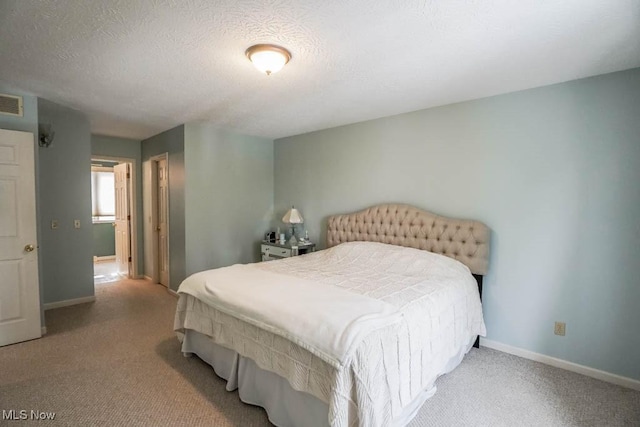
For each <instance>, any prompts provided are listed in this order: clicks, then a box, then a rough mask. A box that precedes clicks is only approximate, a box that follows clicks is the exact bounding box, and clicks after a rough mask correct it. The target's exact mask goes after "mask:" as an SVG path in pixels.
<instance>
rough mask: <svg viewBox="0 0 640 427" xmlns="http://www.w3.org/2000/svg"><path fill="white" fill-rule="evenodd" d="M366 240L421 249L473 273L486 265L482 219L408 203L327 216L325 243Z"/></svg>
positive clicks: (486, 236) (484, 270) (486, 234)
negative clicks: (450, 215)
mask: <svg viewBox="0 0 640 427" xmlns="http://www.w3.org/2000/svg"><path fill="white" fill-rule="evenodd" d="M353 241H367V242H381V243H389V244H392V245H397V246H407V247H410V248H416V249H424V250H427V251H430V252H434V253H437V254H442V255H446V256H448V257H451V258H454V259H457V260H458V261H460V262H461V263H463V264H465V265H466V266H467V267H469V269H470V270H471V272H472V273H473V274H480V275H484V274H486V273H487V270H488V268H489V228H488V227H487V226H486V225H484V224H483V223H481V222H478V221H471V220H461V219H453V218H446V217H443V216H438V215H435V214H432V213H430V212H427V211H423V210H421V209H418V208H415V207H413V206H409V205H394V204H388V205H378V206H373V207H370V208H369V209H365V210H363V211H360V212H355V213H351V214H344V215H333V216H331V217H329V222H328V225H327V246H328V247H332V246H335V245H338V244H340V243H344V242H353Z"/></svg>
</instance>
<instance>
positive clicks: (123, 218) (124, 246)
mask: <svg viewBox="0 0 640 427" xmlns="http://www.w3.org/2000/svg"><path fill="white" fill-rule="evenodd" d="M113 175H114V181H115V192H116V222H115V226H116V264H117V266H118V274H120V275H123V276H126V277H128V276H129V262H130V261H129V259H130V258H129V257H130V256H131V254H130V252H131V244H130V242H129V221H130V219H131V216H130V214H129V179H130V177H129V164H128V163H120V164H119V165H115V166H114V167H113Z"/></svg>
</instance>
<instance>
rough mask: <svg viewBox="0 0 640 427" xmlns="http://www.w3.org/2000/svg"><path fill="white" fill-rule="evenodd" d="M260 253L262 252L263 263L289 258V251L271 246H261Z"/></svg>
mask: <svg viewBox="0 0 640 427" xmlns="http://www.w3.org/2000/svg"><path fill="white" fill-rule="evenodd" d="M260 251H261V252H262V260H263V261H267V260H269V259H275V258H289V257H290V256H291V249H288V248H279V247H277V246H271V245H261V247H260Z"/></svg>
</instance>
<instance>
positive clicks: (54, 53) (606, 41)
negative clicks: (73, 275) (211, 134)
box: [0, 0, 640, 139]
mask: <svg viewBox="0 0 640 427" xmlns="http://www.w3.org/2000/svg"><path fill="white" fill-rule="evenodd" d="M256 43H276V44H280V45H282V46H285V47H286V48H288V49H289V50H290V51H291V53H292V56H293V58H292V60H291V62H290V63H289V64H288V65H287V66H285V68H284V69H283V70H282V71H281V72H279V73H278V74H275V75H272V76H269V77H268V76H266V75H261V74H259V73H258V72H257V71H256V70H255V69H254V68H253V66H252V65H251V63H250V62H249V61H248V60H247V59H246V57H245V56H244V51H245V49H246V48H247V47H248V46H250V45H252V44H256ZM638 66H640V0H562V1H559V0H519V1H513V0H467V1H461V0H457V1H456V0H422V1H409V0H405V1H398V0H351V1H346V0H345V1H333V0H326V1H318V0H300V1H293V0H270V1H257V0H222V1H211V0H75V1H73V0H56V1H48V2H44V1H40V0H2V1H0V81H1V82H3V83H5V84H8V85H9V86H12V87H15V88H16V89H21V90H24V91H27V92H30V93H33V94H35V95H37V96H40V97H43V98H47V99H49V100H52V101H55V102H58V103H61V104H65V105H67V106H70V107H73V108H76V109H79V110H82V111H84V112H85V113H87V114H88V115H89V117H90V118H91V125H92V131H93V132H94V133H99V134H105V135H113V136H123V137H131V138H137V139H140V138H146V137H149V136H152V135H154V134H157V133H159V132H161V131H164V130H166V129H169V128H171V127H174V126H175V125H178V124H181V123H186V122H191V121H207V122H212V123H214V124H216V125H218V126H219V127H221V128H225V129H228V130H234V131H239V132H242V133H246V134H251V135H260V136H265V137H269V138H277V137H283V136H288V135H295V134H299V133H305V132H309V131H313V130H318V129H324V128H328V127H333V126H338V125H342V124H347V123H354V122H358V121H363V120H368V119H373V118H377V117H382V116H388V115H393V114H399V113H404V112H408V111H414V110H419V109H422V108H427V107H432V106H436V105H444V104H450V103H453V102H459V101H464V100H469V99H475V98H481V97H485V96H490V95H496V94H500V93H506V92H512V91H516V90H521V89H527V88H531V87H536V86H542V85H548V84H552V83H558V82H562V81H567V80H573V79H577V78H581V77H587V76H592V75H596V74H602V73H607V72H612V71H618V70H624V69H628V68H634V67H638Z"/></svg>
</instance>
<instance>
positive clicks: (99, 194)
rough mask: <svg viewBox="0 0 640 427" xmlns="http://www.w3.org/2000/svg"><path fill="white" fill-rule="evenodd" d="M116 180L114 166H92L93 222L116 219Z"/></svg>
mask: <svg viewBox="0 0 640 427" xmlns="http://www.w3.org/2000/svg"><path fill="white" fill-rule="evenodd" d="M114 186H115V181H114V175H113V169H112V168H105V167H95V166H92V167H91V205H92V206H91V215H92V216H93V222H94V223H96V222H111V221H115V219H116V195H115V187H114Z"/></svg>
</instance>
